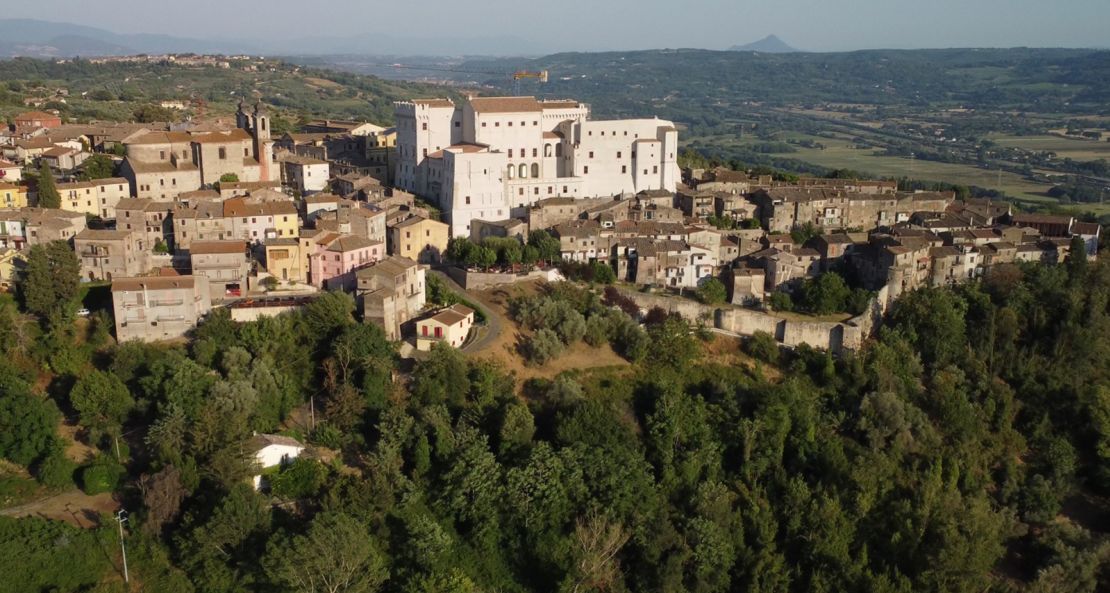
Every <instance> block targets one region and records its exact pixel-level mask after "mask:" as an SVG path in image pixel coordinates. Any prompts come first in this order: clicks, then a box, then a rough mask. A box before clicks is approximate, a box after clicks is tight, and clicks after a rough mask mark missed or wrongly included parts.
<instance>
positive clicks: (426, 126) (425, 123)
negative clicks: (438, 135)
mask: <svg viewBox="0 0 1110 593" xmlns="http://www.w3.org/2000/svg"><path fill="white" fill-rule="evenodd" d="M420 129H421V130H427V129H428V122H422V123H421V124H420Z"/></svg>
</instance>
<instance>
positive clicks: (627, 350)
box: [612, 316, 651, 362]
mask: <svg viewBox="0 0 1110 593" xmlns="http://www.w3.org/2000/svg"><path fill="white" fill-rule="evenodd" d="M612 334H613V340H612V342H613V349H614V350H616V351H617V353H618V354H620V355H621V356H623V357H625V358H626V359H628V360H630V361H632V362H639V361H641V360H643V359H644V357H645V356H647V352H648V347H649V346H650V345H651V341H650V340H649V339H648V335H647V332H645V331H644V330H643V328H641V327H640V326H639V325H637V324H636V322H635V321H632V318H631V317H627V316H625V317H621V318H620V319H619V321H615V322H614V323H613V332H612Z"/></svg>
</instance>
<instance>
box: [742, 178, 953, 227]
mask: <svg viewBox="0 0 1110 593" xmlns="http://www.w3.org/2000/svg"><path fill="white" fill-rule="evenodd" d="M751 199H752V202H754V203H755V204H756V205H758V206H759V215H760V217H761V219H762V223H763V227H764V228H765V229H767V230H768V231H769V232H774V233H785V232H789V231H790V230H791V229H793V228H795V227H801V226H805V225H807V224H809V225H813V226H814V227H816V228H819V229H823V230H826V231H833V230H852V229H855V230H870V229H873V228H876V227H888V226H892V225H895V224H897V223H901V222H906V221H908V220H909V219H910V216H911V215H912V214H913V213H914V212H944V211H945V210H946V209H947V208H948V206H949V205H950V204H952V202H953V201H954V200H955V194H952V193H944V192H918V193H896V194H890V193H882V194H870V193H855V192H846V191H841V190H828V189H801V188H795V187H779V188H773V189H769V190H759V191H757V192H755V193H754V194H752V198H751Z"/></svg>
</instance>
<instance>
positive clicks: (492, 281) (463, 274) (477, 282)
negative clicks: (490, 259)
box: [443, 266, 563, 290]
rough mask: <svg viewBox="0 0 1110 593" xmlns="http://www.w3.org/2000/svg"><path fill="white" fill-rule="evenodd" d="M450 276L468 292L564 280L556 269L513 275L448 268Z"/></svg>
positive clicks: (445, 270) (447, 272)
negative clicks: (519, 283)
mask: <svg viewBox="0 0 1110 593" xmlns="http://www.w3.org/2000/svg"><path fill="white" fill-rule="evenodd" d="M443 271H444V272H446V274H447V275H448V276H450V277H451V279H452V280H454V281H455V282H456V283H458V285H459V286H461V287H463V288H464V289H466V290H485V289H487V288H493V287H494V286H502V285H505V284H513V283H516V282H526V281H528V280H535V279H539V280H545V281H547V282H555V281H558V280H563V275H562V274H561V273H560V272H559V270H558V269H556V268H549V269H547V270H532V271H531V272H528V273H526V274H511V273H508V272H472V271H469V270H463V269H461V268H456V267H453V266H452V267H448V268H446V269H444V270H443Z"/></svg>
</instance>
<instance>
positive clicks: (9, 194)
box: [0, 183, 27, 208]
mask: <svg viewBox="0 0 1110 593" xmlns="http://www.w3.org/2000/svg"><path fill="white" fill-rule="evenodd" d="M26 207H27V188H26V187H24V186H22V185H16V184H14V183H0V208H26Z"/></svg>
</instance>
